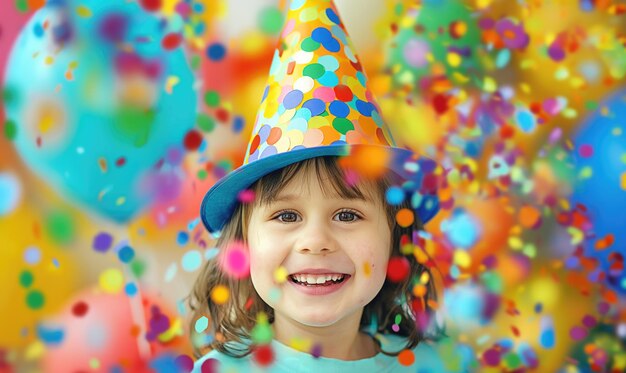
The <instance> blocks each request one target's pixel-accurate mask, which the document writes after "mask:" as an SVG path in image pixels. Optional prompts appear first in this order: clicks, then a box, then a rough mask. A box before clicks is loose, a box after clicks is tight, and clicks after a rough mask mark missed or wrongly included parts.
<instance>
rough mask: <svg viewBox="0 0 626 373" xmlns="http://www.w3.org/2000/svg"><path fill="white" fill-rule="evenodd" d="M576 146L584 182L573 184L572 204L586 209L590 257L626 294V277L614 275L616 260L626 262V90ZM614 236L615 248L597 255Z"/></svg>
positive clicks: (585, 130) (615, 97) (583, 130)
mask: <svg viewBox="0 0 626 373" xmlns="http://www.w3.org/2000/svg"><path fill="white" fill-rule="evenodd" d="M574 147H575V148H574V149H575V155H574V157H575V162H576V170H577V174H578V175H583V177H582V178H581V177H580V176H579V180H578V181H577V182H576V184H575V185H574V194H573V196H572V202H573V203H574V204H578V203H580V204H582V205H584V206H585V207H586V208H587V211H588V215H589V218H590V220H591V223H592V225H593V234H594V235H595V239H592V240H588V242H587V247H586V251H585V253H586V255H588V256H592V257H595V258H597V259H599V260H600V261H601V263H602V269H603V270H604V271H605V273H606V274H607V282H608V283H609V284H610V285H611V286H612V287H613V288H614V289H616V290H618V291H619V292H621V293H623V294H626V273H625V272H624V271H623V270H622V271H610V267H611V264H612V263H611V261H612V259H613V261H614V260H615V258H617V257H618V256H619V255H622V258H623V255H624V247H626V213H625V212H626V90H622V91H620V92H618V93H616V94H615V95H613V96H612V97H610V98H609V99H608V100H606V101H605V102H604V103H602V104H601V105H600V107H599V109H598V110H596V112H594V113H593V115H591V117H590V118H589V119H588V120H587V121H586V122H585V123H583V125H582V127H581V129H580V131H579V132H578V134H577V135H576V137H575V139H574ZM585 175H586V176H585ZM609 234H612V235H613V236H614V240H615V241H614V242H613V244H612V245H611V246H609V247H608V248H607V249H605V250H596V249H595V243H596V242H597V240H598V239H603V238H605V237H607V236H608V235H609Z"/></svg>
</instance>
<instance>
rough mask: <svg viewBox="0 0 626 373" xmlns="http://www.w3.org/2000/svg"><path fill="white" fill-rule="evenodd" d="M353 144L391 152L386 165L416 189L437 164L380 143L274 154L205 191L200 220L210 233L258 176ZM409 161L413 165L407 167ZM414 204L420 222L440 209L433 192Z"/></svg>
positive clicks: (344, 151) (337, 152) (340, 151)
mask: <svg viewBox="0 0 626 373" xmlns="http://www.w3.org/2000/svg"><path fill="white" fill-rule="evenodd" d="M356 147H376V148H385V149H386V150H388V151H390V152H391V155H392V157H391V162H390V163H389V164H388V165H387V168H388V169H389V170H391V171H393V172H395V173H396V174H398V175H399V176H400V177H402V178H403V179H405V180H407V181H412V182H413V185H415V186H416V190H419V186H420V185H421V184H422V181H423V179H424V176H425V175H426V174H428V173H432V172H433V171H434V169H435V168H436V163H435V162H434V161H433V160H431V159H428V158H425V157H419V158H415V153H413V152H412V151H410V150H408V149H403V148H396V147H389V146H382V145H365V144H358V145H345V144H343V145H326V146H317V147H312V148H301V149H296V150H291V151H289V152H285V153H279V154H274V155H272V156H269V157H266V158H261V159H258V160H255V161H253V162H250V163H248V164H245V165H243V166H241V167H239V168H238V169H236V170H234V171H232V172H231V173H229V174H228V175H226V176H224V177H223V178H222V179H220V180H219V181H218V182H217V183H215V185H214V186H213V187H212V188H211V189H210V190H209V191H208V192H207V194H206V195H205V196H204V199H203V200H202V205H201V207H200V217H201V219H202V223H203V224H204V226H205V227H206V228H207V229H208V231H209V232H210V233H212V234H216V233H218V232H220V231H221V230H222V228H223V227H224V225H225V224H226V222H227V221H228V219H230V217H231V215H232V213H233V212H234V211H235V208H236V207H237V204H238V203H240V202H239V193H240V192H241V191H243V190H246V189H248V188H249V187H250V186H251V185H252V184H254V182H256V181H257V180H259V179H260V178H261V177H263V176H265V175H267V174H269V173H271V172H273V171H276V170H279V169H281V168H283V167H286V166H289V165H291V164H293V163H296V162H300V161H304V160H306V159H311V158H315V157H323V156H347V155H349V154H350V151H351V149H354V148H356ZM407 164H411V165H412V167H407ZM416 205H417V206H414V211H415V212H416V213H417V215H418V216H419V218H420V219H421V221H422V223H423V224H425V223H427V222H428V221H429V220H430V219H432V218H433V217H434V216H435V215H436V214H437V212H438V211H439V199H438V198H437V194H436V191H431V193H428V194H421V195H420V200H419V202H418V203H417V204H416Z"/></svg>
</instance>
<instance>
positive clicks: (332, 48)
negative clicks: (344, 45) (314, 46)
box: [322, 38, 341, 53]
mask: <svg viewBox="0 0 626 373" xmlns="http://www.w3.org/2000/svg"><path fill="white" fill-rule="evenodd" d="M322 45H323V46H324V48H326V50H327V51H329V52H333V53H337V52H339V51H340V50H341V44H339V42H338V41H337V39H335V38H331V39H330V40H326V41H325V42H323V43H322Z"/></svg>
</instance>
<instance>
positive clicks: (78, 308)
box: [72, 301, 89, 317]
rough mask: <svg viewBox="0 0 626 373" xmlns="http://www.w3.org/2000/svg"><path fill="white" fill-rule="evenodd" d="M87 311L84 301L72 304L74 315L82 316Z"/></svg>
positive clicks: (87, 307)
mask: <svg viewBox="0 0 626 373" xmlns="http://www.w3.org/2000/svg"><path fill="white" fill-rule="evenodd" d="M87 311H89V306H88V305H87V303H85V302H82V301H81V302H78V303H76V304H75V305H74V306H72V314H73V315H74V316H76V317H83V316H85V314H87Z"/></svg>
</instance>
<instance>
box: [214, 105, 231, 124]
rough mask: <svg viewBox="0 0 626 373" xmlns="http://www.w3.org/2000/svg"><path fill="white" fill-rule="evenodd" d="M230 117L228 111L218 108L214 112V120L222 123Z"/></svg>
mask: <svg viewBox="0 0 626 373" xmlns="http://www.w3.org/2000/svg"><path fill="white" fill-rule="evenodd" d="M229 117H230V115H229V114H228V110H226V109H223V108H219V109H217V110H216V111H215V118H217V120H218V121H220V122H222V123H226V122H228V118H229Z"/></svg>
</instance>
